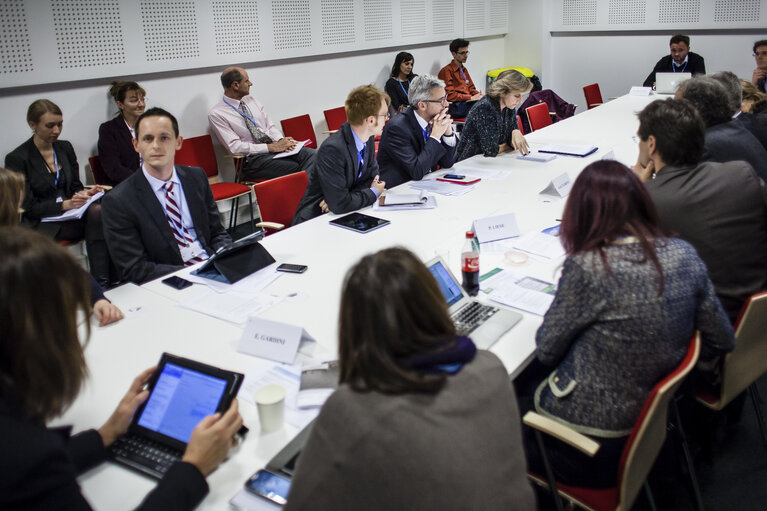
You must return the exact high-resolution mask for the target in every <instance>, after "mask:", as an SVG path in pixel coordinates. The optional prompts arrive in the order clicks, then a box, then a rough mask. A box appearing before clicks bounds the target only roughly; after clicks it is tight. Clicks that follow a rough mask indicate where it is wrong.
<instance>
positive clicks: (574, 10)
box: [562, 0, 597, 26]
mask: <svg viewBox="0 0 767 511" xmlns="http://www.w3.org/2000/svg"><path fill="white" fill-rule="evenodd" d="M596 22H597V0H563V2H562V25H565V26H572V25H594V24H596Z"/></svg>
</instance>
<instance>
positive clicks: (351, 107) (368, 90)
mask: <svg viewBox="0 0 767 511" xmlns="http://www.w3.org/2000/svg"><path fill="white" fill-rule="evenodd" d="M381 100H384V101H386V106H389V103H390V102H391V99H390V98H389V95H388V94H386V93H385V92H384V91H382V90H381V89H379V88H378V87H376V86H375V85H360V86H359V87H356V88H354V89H352V91H351V92H350V93H349V96H348V97H347V98H346V103H345V104H344V107H345V108H346V119H347V120H348V121H349V124H351V125H353V126H359V125H360V124H362V123H363V122H364V121H365V119H367V118H368V117H370V116H371V115H378V111H379V110H380V109H381Z"/></svg>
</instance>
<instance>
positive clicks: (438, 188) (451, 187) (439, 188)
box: [410, 179, 476, 197]
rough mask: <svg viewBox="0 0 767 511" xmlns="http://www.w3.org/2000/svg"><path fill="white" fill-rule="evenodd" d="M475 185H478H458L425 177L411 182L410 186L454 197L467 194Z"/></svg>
mask: <svg viewBox="0 0 767 511" xmlns="http://www.w3.org/2000/svg"><path fill="white" fill-rule="evenodd" d="M475 186H476V185H457V184H454V183H446V182H444V181H437V180H436V179H423V180H421V181H411V182H410V188H412V189H414V190H424V191H427V192H433V193H438V194H440V195H449V196H452V197H458V196H459V195H466V194H467V193H469V192H470V191H472V190H473V189H474V187H475Z"/></svg>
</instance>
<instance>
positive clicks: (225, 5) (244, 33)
mask: <svg viewBox="0 0 767 511" xmlns="http://www.w3.org/2000/svg"><path fill="white" fill-rule="evenodd" d="M213 31H214V33H215V36H216V54H217V55H228V54H231V53H251V52H259V51H261V34H260V32H259V28H258V2H257V1H256V0H218V1H214V2H213Z"/></svg>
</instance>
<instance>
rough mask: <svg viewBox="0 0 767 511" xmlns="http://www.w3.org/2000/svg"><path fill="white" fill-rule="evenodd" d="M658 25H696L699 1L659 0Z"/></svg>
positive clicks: (698, 16) (698, 19) (698, 15)
mask: <svg viewBox="0 0 767 511" xmlns="http://www.w3.org/2000/svg"><path fill="white" fill-rule="evenodd" d="M659 4H660V5H659V8H658V23H674V24H676V23H697V22H699V21H700V0H660V2H659Z"/></svg>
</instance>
